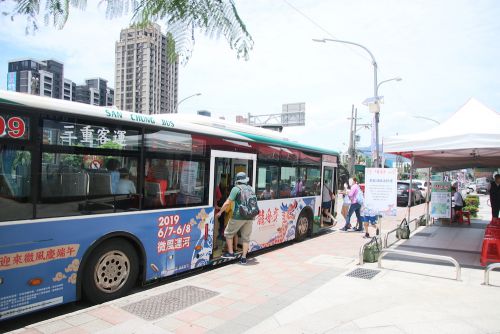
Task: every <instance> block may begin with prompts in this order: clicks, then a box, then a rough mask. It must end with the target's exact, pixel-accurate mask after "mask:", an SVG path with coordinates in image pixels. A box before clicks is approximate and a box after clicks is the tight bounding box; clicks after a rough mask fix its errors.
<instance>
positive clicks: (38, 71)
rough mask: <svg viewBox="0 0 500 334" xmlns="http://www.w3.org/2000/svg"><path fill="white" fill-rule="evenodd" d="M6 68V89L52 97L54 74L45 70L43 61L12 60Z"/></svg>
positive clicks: (45, 66) (45, 65)
mask: <svg viewBox="0 0 500 334" xmlns="http://www.w3.org/2000/svg"><path fill="white" fill-rule="evenodd" d="M61 65H62V64H61ZM8 70H9V72H8V75H7V90H13V91H16V92H21V93H28V94H33V95H40V96H48V97H54V85H53V82H54V74H53V73H51V72H49V71H48V70H47V64H46V63H45V62H42V61H37V60H33V59H23V60H14V61H11V62H9V65H8Z"/></svg>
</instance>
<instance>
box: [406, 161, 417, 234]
mask: <svg viewBox="0 0 500 334" xmlns="http://www.w3.org/2000/svg"><path fill="white" fill-rule="evenodd" d="M413 160H414V158H413V156H412V157H411V162H410V188H409V189H408V214H407V218H406V219H407V221H408V224H409V223H410V213H411V198H412V192H413V162H414V161H413ZM413 197H415V196H413Z"/></svg>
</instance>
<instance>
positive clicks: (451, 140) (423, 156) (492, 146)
mask: <svg viewBox="0 0 500 334" xmlns="http://www.w3.org/2000/svg"><path fill="white" fill-rule="evenodd" d="M384 152H385V153H392V154H398V155H402V156H405V157H407V158H412V159H413V166H414V167H416V168H426V167H432V168H433V170H436V171H439V170H440V171H445V170H455V169H462V168H469V167H500V114H499V113H497V112H495V111H493V110H491V109H489V108H488V107H486V106H485V105H483V104H482V103H480V102H479V101H477V100H476V99H474V98H471V99H469V100H468V101H467V103H465V104H464V105H463V106H462V107H461V108H460V109H459V110H457V111H456V112H455V113H454V114H453V115H452V116H451V117H450V118H449V119H447V120H446V121H444V122H443V123H441V124H440V125H438V126H436V127H434V128H431V129H429V130H426V131H423V132H420V133H416V134H410V135H405V136H396V137H386V138H384Z"/></svg>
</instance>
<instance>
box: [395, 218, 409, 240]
mask: <svg viewBox="0 0 500 334" xmlns="http://www.w3.org/2000/svg"><path fill="white" fill-rule="evenodd" d="M396 237H397V238H398V239H410V226H409V225H408V221H407V220H406V218H404V219H403V221H402V222H401V224H399V227H398V230H397V231H396Z"/></svg>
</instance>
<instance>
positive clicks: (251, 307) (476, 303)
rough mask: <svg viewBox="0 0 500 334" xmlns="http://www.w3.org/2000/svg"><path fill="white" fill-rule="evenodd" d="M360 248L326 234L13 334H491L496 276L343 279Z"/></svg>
mask: <svg viewBox="0 0 500 334" xmlns="http://www.w3.org/2000/svg"><path fill="white" fill-rule="evenodd" d="M339 225H340V227H341V226H342V223H339ZM387 225H390V224H387ZM384 230H385V231H387V229H385V228H384ZM364 242H366V240H365V239H363V238H362V234H361V233H354V232H350V233H341V232H338V231H335V232H333V233H329V234H325V235H322V236H319V237H316V238H313V239H309V240H306V241H304V242H301V243H295V244H290V245H287V246H285V247H283V248H280V249H275V250H273V251H271V252H268V253H265V254H260V255H258V256H257V257H255V258H252V259H251V261H249V264H248V265H247V266H241V265H239V264H236V263H233V264H229V265H226V266H224V267H219V268H216V269H214V270H210V271H205V272H202V273H200V274H197V275H194V276H192V277H189V278H186V279H182V280H179V281H176V282H173V283H168V284H163V285H159V286H157V287H155V288H153V289H149V290H146V291H142V292H140V293H137V294H134V295H130V296H127V297H124V298H121V299H118V300H115V301H111V302H109V303H106V304H102V305H97V306H94V307H91V308H87V309H85V310H81V311H78V312H75V313H72V314H67V315H64V316H61V317H57V318H54V319H50V320H47V321H44V322H40V323H37V324H33V325H30V326H28V327H26V328H24V329H20V330H17V331H14V332H13V333H23V334H28V333H103V334H107V333H120V334H127V333H148V334H149V333H152V334H154V333H231V334H234V333H244V332H247V333H337V332H338V333H365V332H369V333H371V332H382V333H391V332H394V333H422V332H429V333H448V332H449V333H453V334H457V333H462V332H463V333H487V332H488V333H489V332H498V333H500V307H499V305H500V304H499V302H500V273H498V272H494V273H492V275H491V282H492V283H493V284H496V286H483V285H481V283H482V277H483V271H482V270H476V269H463V272H462V281H455V280H453V279H452V278H453V277H454V269H453V267H449V266H437V265H430V264H424V263H414V262H400V261H392V260H387V261H384V266H386V267H387V268H391V269H390V270H388V269H381V270H380V272H376V275H375V277H374V278H372V279H370V280H367V279H361V278H357V277H349V276H346V274H348V273H350V272H352V271H353V270H354V269H356V268H359V266H357V263H358V258H357V257H358V251H359V247H360V246H361V245H362V244H363V243H364ZM362 268H366V269H374V270H378V269H377V268H376V266H375V264H365V265H364V266H363V267H362ZM180 293H181V294H184V296H187V297H186V298H176V297H175V296H179V294H180ZM169 298H170V299H169ZM204 298H205V299H204ZM183 302H185V303H188V302H191V303H192V305H191V306H186V305H182V303H183ZM176 306H177V307H178V308H182V307H184V308H183V309H178V310H176Z"/></svg>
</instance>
